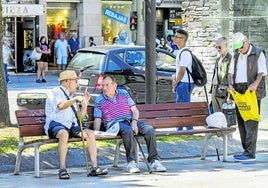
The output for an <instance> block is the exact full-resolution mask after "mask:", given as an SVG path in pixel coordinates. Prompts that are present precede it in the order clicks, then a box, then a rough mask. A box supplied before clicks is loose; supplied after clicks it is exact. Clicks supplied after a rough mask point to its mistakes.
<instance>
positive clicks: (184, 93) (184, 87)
mask: <svg viewBox="0 0 268 188" xmlns="http://www.w3.org/2000/svg"><path fill="white" fill-rule="evenodd" d="M193 89H194V84H193V83H190V84H189V83H188V82H180V83H179V84H178V86H177V87H176V103H180V102H191V94H192V91H193ZM186 129H187V130H193V127H192V126H187V127H186ZM177 130H178V131H181V130H182V127H177Z"/></svg>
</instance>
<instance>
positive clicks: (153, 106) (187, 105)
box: [137, 102, 207, 111]
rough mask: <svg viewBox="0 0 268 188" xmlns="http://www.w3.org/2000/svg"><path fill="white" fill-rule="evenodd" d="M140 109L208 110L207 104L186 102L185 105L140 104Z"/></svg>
mask: <svg viewBox="0 0 268 188" xmlns="http://www.w3.org/2000/svg"><path fill="white" fill-rule="evenodd" d="M137 107H138V109H139V110H141V111H146V110H170V109H192V108H207V103H206V102H190V103H188V102H184V103H165V104H138V105H137Z"/></svg>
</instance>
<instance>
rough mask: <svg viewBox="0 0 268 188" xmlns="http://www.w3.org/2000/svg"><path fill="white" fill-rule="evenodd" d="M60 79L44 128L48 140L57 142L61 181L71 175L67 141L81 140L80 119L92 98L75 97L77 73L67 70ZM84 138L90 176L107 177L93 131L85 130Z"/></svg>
mask: <svg viewBox="0 0 268 188" xmlns="http://www.w3.org/2000/svg"><path fill="white" fill-rule="evenodd" d="M58 80H59V82H60V86H59V87H55V88H53V89H52V91H51V92H50V93H49V94H48V98H47V100H46V107H45V113H46V124H45V126H44V129H45V132H46V134H47V135H48V136H49V138H56V139H58V154H59V165H60V169H59V178H60V179H69V178H70V175H69V174H68V172H67V170H66V156H67V152H68V138H70V137H81V129H80V126H79V123H78V118H83V117H84V116H85V115H86V113H87V104H88V101H89V99H90V97H91V96H90V94H89V93H88V92H87V91H85V93H84V95H83V96H74V95H73V94H74V93H75V92H76V88H77V86H78V84H77V81H78V77H77V75H76V73H75V71H72V70H66V71H63V72H61V73H60V76H59V79H58ZM78 104H80V106H79V105H78ZM78 108H79V109H78ZM78 112H79V113H78ZM83 135H84V138H85V140H86V142H87V143H86V146H87V149H88V152H89V154H90V161H91V167H90V173H89V175H91V176H97V175H106V174H107V173H108V170H107V169H101V168H100V167H98V164H97V146H96V140H95V134H94V131H93V130H90V129H88V128H84V129H83Z"/></svg>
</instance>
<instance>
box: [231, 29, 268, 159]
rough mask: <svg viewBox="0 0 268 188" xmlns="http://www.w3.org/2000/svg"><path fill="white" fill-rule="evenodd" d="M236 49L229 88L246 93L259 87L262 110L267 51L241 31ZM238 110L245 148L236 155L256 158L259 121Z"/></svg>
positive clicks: (236, 39) (258, 94)
mask: <svg viewBox="0 0 268 188" xmlns="http://www.w3.org/2000/svg"><path fill="white" fill-rule="evenodd" d="M233 50H234V51H235V53H234V55H233V58H232V60H231V64H230V68H229V71H228V81H229V86H228V88H229V90H232V91H237V92H239V93H241V94H244V93H246V91H247V90H250V91H255V92H256V95H257V99H256V100H257V101H256V103H257V105H258V109H259V112H258V113H260V107H261V99H263V98H264V97H265V96H266V89H265V76H266V75H267V67H266V59H265V54H264V51H263V50H262V49H261V48H259V47H256V46H254V45H253V44H251V43H250V42H249V40H248V38H247V37H246V36H245V35H244V34H243V33H241V32H238V33H235V34H234V35H233ZM245 103H246V101H245ZM236 114H237V123H238V129H239V133H240V139H241V144H242V147H243V149H244V152H243V153H241V154H238V155H234V159H235V160H236V161H241V162H251V161H255V160H256V144H257V136H258V126H259V122H258V121H255V120H247V121H245V120H243V118H242V116H241V113H240V112H239V110H238V109H237V110H236Z"/></svg>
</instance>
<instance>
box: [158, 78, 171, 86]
mask: <svg viewBox="0 0 268 188" xmlns="http://www.w3.org/2000/svg"><path fill="white" fill-rule="evenodd" d="M157 83H158V84H162V85H166V84H168V83H169V81H168V80H166V79H159V80H158V81H157Z"/></svg>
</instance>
